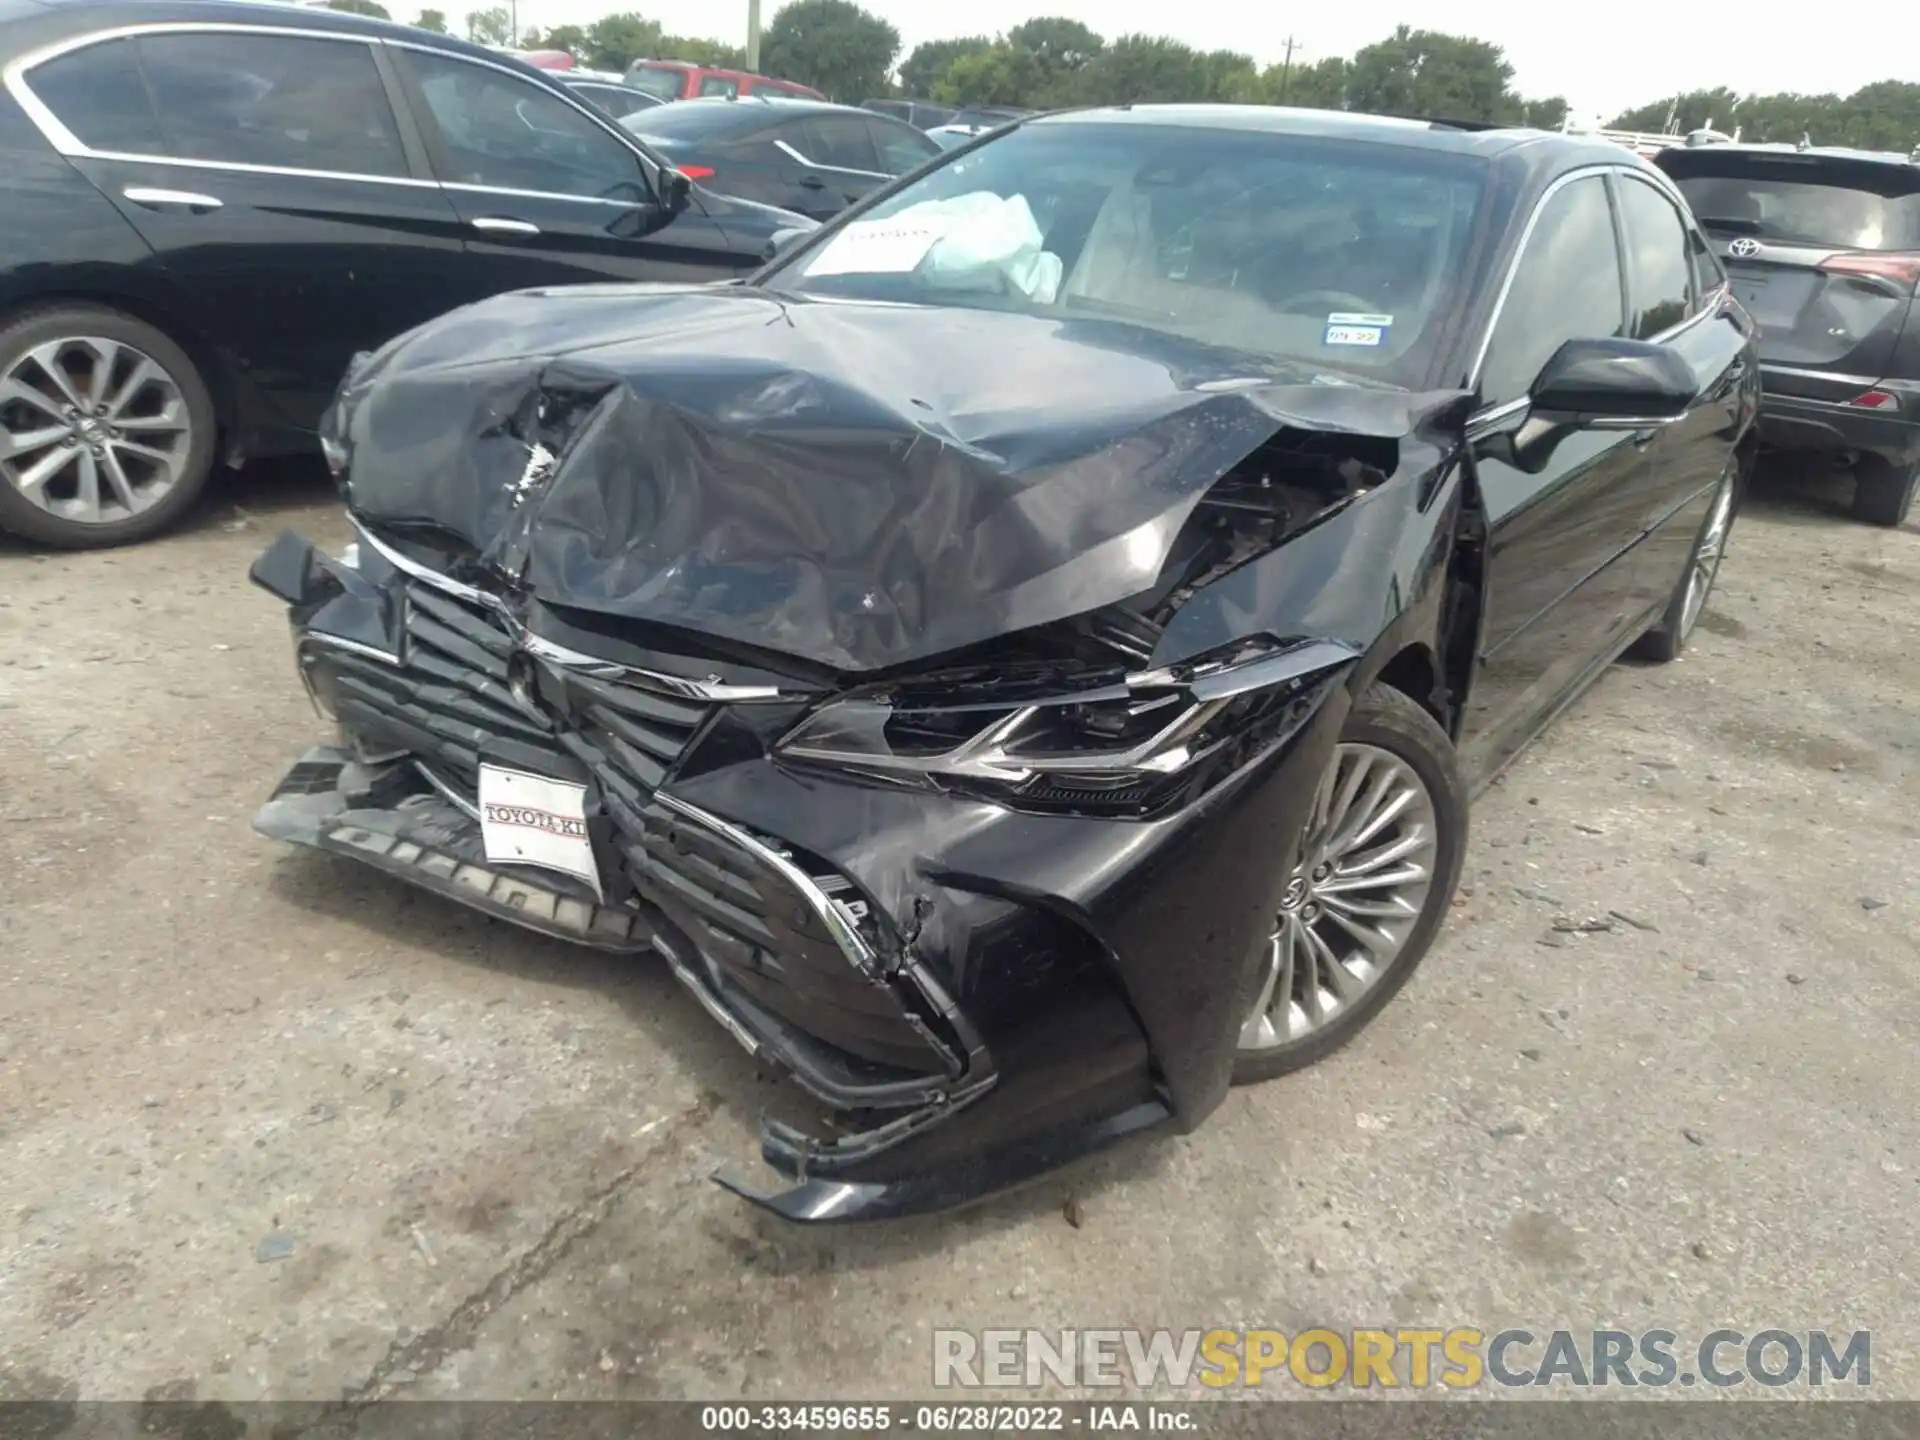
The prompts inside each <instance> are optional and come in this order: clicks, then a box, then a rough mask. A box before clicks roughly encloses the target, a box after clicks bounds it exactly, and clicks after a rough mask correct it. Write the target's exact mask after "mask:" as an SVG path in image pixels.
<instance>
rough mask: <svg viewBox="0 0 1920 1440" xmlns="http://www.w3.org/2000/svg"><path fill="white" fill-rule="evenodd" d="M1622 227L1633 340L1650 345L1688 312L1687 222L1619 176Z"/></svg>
mask: <svg viewBox="0 0 1920 1440" xmlns="http://www.w3.org/2000/svg"><path fill="white" fill-rule="evenodd" d="M1620 224H1621V228H1622V229H1623V230H1624V231H1625V232H1626V237H1627V275H1628V277H1629V279H1630V281H1631V284H1632V286H1633V328H1632V330H1631V332H1630V333H1631V334H1632V336H1633V338H1634V339H1636V340H1651V339H1652V338H1653V337H1654V336H1656V335H1658V334H1660V333H1661V332H1662V331H1663V330H1670V329H1672V328H1673V327H1674V326H1675V325H1678V324H1679V323H1680V322H1681V321H1682V320H1684V319H1686V318H1687V316H1688V315H1689V314H1691V313H1692V308H1693V307H1692V305H1691V303H1690V294H1691V291H1692V289H1693V257H1692V255H1691V254H1690V253H1689V250H1690V247H1689V245H1688V243H1687V227H1686V222H1684V221H1683V220H1681V218H1680V212H1679V211H1678V210H1676V209H1674V208H1673V202H1671V201H1670V200H1668V199H1667V197H1666V196H1664V195H1662V194H1661V193H1660V192H1659V191H1658V190H1655V189H1654V188H1653V187H1652V186H1651V185H1647V184H1643V183H1642V182H1640V181H1638V180H1635V179H1632V178H1630V177H1626V176H1623V177H1622V178H1621V180H1620Z"/></svg>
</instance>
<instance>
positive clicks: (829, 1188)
mask: <svg viewBox="0 0 1920 1440" xmlns="http://www.w3.org/2000/svg"><path fill="white" fill-rule="evenodd" d="M1172 1119H1173V1112H1172V1110H1171V1109H1169V1108H1168V1106H1167V1105H1166V1104H1165V1103H1164V1102H1162V1101H1158V1100H1149V1101H1143V1102H1142V1103H1140V1104H1137V1105H1134V1106H1131V1107H1129V1108H1128V1109H1126V1110H1123V1111H1121V1112H1120V1113H1118V1114H1116V1115H1112V1116H1109V1117H1107V1118H1106V1119H1104V1120H1099V1121H1096V1122H1094V1123H1092V1124H1088V1125H1082V1126H1080V1127H1078V1128H1076V1129H1073V1130H1068V1131H1064V1132H1059V1133H1055V1134H1051V1135H1045V1136H1040V1137H1038V1138H1035V1139H1032V1140H1027V1141H1023V1142H1021V1143H1019V1144H1016V1145H1013V1146H1010V1147H1008V1148H1006V1149H1004V1150H1001V1151H996V1152H993V1153H990V1154H987V1155H982V1156H979V1157H976V1158H973V1159H971V1160H967V1161H964V1162H962V1163H960V1164H959V1165H950V1166H946V1167H943V1168H942V1169H940V1170H937V1171H933V1172H929V1173H925V1174H919V1175H912V1176H906V1177H902V1178H901V1179H898V1180H841V1179H835V1178H832V1177H831V1176H824V1177H823V1176H820V1175H818V1174H804V1175H803V1174H800V1173H798V1170H797V1168H788V1167H789V1166H790V1165H791V1164H792V1161H791V1157H790V1155H789V1153H788V1151H787V1149H786V1147H785V1146H784V1145H782V1144H778V1143H773V1141H774V1137H772V1136H766V1137H765V1142H766V1143H763V1146H762V1152H761V1155H762V1159H763V1160H764V1161H765V1162H766V1163H767V1165H768V1166H770V1167H771V1168H773V1169H774V1170H775V1172H776V1173H779V1174H781V1175H783V1176H785V1178H787V1179H788V1180H789V1181H791V1182H792V1183H790V1184H789V1185H787V1186H786V1187H785V1188H769V1187H767V1186H765V1185H762V1184H759V1183H756V1181H755V1180H754V1179H753V1178H752V1177H750V1176H749V1175H747V1174H746V1172H745V1171H744V1170H743V1169H742V1168H741V1167H739V1166H738V1165H734V1164H727V1165H722V1166H721V1167H720V1168H719V1169H718V1170H716V1171H715V1172H714V1174H713V1179H714V1181H715V1183H717V1184H718V1185H720V1186H721V1187H722V1188H724V1189H726V1190H728V1191H730V1192H732V1193H733V1194H735V1195H737V1196H739V1197H740V1198H741V1199H743V1200H746V1201H749V1202H751V1203H752V1204H755V1205H758V1206H759V1207H760V1208H762V1209H763V1210H768V1211H771V1212H772V1213H773V1214H775V1215H778V1216H780V1217H781V1218H782V1219H784V1220H790V1221H793V1222H796V1223H799V1224H836V1223H851V1222H856V1221H868V1220H892V1219H899V1218H901V1217H904V1216H908V1215H919V1214H925V1213H927V1212H930V1211H936V1210H946V1209H950V1208H952V1207H954V1206H957V1205H964V1204H967V1203H969V1202H971V1201H974V1200H980V1199H984V1198H986V1197H987V1196H989V1195H993V1194H997V1193H999V1192H1000V1191H1003V1190H1010V1189H1013V1188H1014V1187H1016V1186H1018V1185H1021V1184H1024V1183H1025V1182H1027V1181H1029V1180H1034V1179H1037V1178H1039V1177H1040V1176H1042V1175H1045V1174H1047V1173H1049V1172H1051V1171H1053V1170H1056V1169H1057V1168H1059V1167H1060V1166H1062V1165H1066V1164H1070V1163H1072V1162H1073V1161H1076V1160H1080V1159H1084V1158H1085V1157H1087V1156H1090V1155H1093V1154H1096V1153H1098V1152H1099V1151H1101V1150H1105V1149H1107V1148H1108V1147H1110V1146H1113V1145H1115V1144H1118V1143H1120V1142H1121V1141H1123V1140H1127V1139H1129V1138H1131V1137H1133V1136H1136V1135H1142V1134H1145V1133H1148V1132H1150V1131H1153V1130H1156V1129H1160V1128H1163V1127H1166V1126H1168V1125H1170V1124H1171V1122H1172ZM815 1168H816V1169H817V1168H818V1167H817V1165H816V1167H815Z"/></svg>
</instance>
